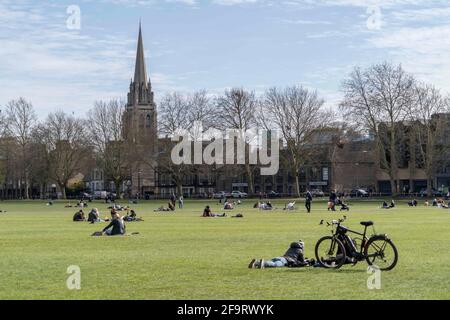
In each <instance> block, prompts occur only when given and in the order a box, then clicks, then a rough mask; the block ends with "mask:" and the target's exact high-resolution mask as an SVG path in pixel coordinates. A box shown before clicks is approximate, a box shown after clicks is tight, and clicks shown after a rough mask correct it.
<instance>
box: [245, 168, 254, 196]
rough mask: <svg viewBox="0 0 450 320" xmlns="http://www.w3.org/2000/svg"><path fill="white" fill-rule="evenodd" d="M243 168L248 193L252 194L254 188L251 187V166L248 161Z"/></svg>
mask: <svg viewBox="0 0 450 320" xmlns="http://www.w3.org/2000/svg"><path fill="white" fill-rule="evenodd" d="M245 170H246V171H247V182H248V191H249V193H250V194H254V193H255V189H254V187H253V174H252V168H250V165H249V164H248V163H247V164H246V165H245Z"/></svg>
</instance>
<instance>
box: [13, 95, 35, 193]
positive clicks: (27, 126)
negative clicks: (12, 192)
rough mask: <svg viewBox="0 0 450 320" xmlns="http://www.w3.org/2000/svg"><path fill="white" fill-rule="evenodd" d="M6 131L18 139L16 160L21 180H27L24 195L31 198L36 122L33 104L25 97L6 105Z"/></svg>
mask: <svg viewBox="0 0 450 320" xmlns="http://www.w3.org/2000/svg"><path fill="white" fill-rule="evenodd" d="M6 123H7V125H6V131H7V134H8V135H9V136H11V137H13V138H14V139H15V140H16V141H17V145H18V150H17V152H16V153H17V156H16V161H17V162H18V165H19V170H20V171H21V172H20V180H21V181H24V182H25V188H24V190H25V194H24V197H25V198H26V199H29V189H30V165H31V162H32V161H30V160H31V158H30V152H29V151H30V150H29V148H30V143H31V140H32V131H33V129H34V126H35V124H36V114H35V112H34V108H33V105H32V104H31V103H30V102H28V101H26V100H25V99H24V98H19V99H17V100H12V101H10V102H8V104H7V105H6Z"/></svg>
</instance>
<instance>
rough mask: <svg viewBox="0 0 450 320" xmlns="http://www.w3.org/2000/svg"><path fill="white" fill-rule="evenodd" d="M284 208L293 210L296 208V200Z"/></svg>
mask: <svg viewBox="0 0 450 320" xmlns="http://www.w3.org/2000/svg"><path fill="white" fill-rule="evenodd" d="M283 210H288V211H292V210H295V201H294V202H290V203H288V204H287V205H286V206H285V207H284V209H283Z"/></svg>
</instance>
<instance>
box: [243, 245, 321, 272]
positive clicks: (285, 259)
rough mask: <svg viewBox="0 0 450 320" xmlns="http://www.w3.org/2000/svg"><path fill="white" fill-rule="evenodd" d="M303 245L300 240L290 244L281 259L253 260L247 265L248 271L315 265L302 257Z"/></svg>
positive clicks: (312, 261)
mask: <svg viewBox="0 0 450 320" xmlns="http://www.w3.org/2000/svg"><path fill="white" fill-rule="evenodd" d="M304 247H305V244H304V243H303V241H302V240H299V241H297V242H293V243H291V245H290V247H289V249H288V250H287V251H286V253H285V254H284V255H283V256H282V257H277V258H273V259H271V260H264V259H260V260H256V259H253V260H252V261H251V262H250V264H249V265H248V267H249V269H264V268H284V267H289V268H301V267H306V266H311V265H314V264H315V261H314V260H310V259H306V258H305V257H304V255H303V250H304Z"/></svg>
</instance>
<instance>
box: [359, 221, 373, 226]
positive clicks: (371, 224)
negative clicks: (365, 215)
mask: <svg viewBox="0 0 450 320" xmlns="http://www.w3.org/2000/svg"><path fill="white" fill-rule="evenodd" d="M361 225H362V226H364V227H370V226H373V222H372V221H363V222H361Z"/></svg>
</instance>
